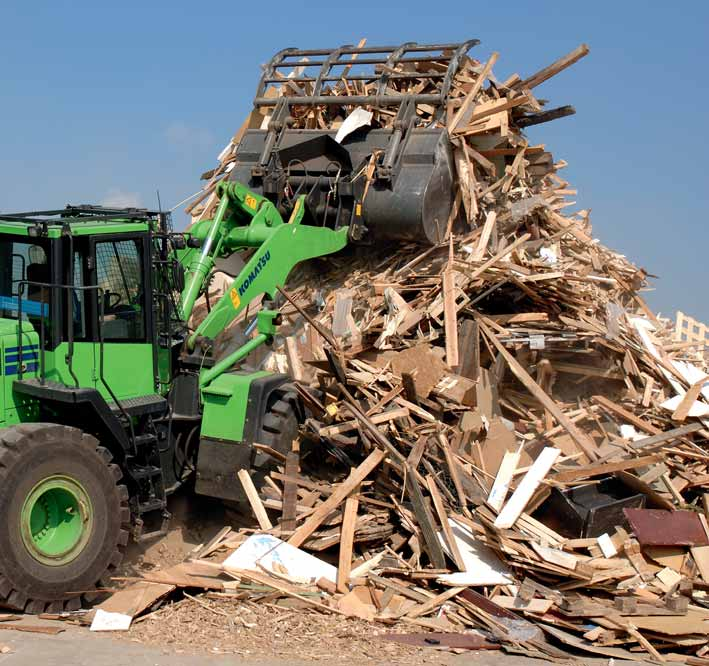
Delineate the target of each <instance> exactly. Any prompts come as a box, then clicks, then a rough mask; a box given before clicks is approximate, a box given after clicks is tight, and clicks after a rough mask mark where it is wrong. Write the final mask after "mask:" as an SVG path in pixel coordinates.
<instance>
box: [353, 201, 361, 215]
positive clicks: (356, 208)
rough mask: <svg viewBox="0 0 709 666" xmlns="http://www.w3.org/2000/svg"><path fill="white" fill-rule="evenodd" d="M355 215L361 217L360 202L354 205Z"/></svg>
mask: <svg viewBox="0 0 709 666" xmlns="http://www.w3.org/2000/svg"><path fill="white" fill-rule="evenodd" d="M355 215H357V217H362V204H361V203H358V204H357V206H356V207H355Z"/></svg>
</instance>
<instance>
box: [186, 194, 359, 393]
mask: <svg viewBox="0 0 709 666" xmlns="http://www.w3.org/2000/svg"><path fill="white" fill-rule="evenodd" d="M217 194H218V195H219V197H220V201H219V206H218V208H217V212H216V214H215V216H214V218H213V219H211V220H204V221H202V222H199V223H197V224H196V225H195V226H194V227H192V229H191V230H190V232H189V233H190V237H191V238H194V239H197V240H198V241H200V244H201V245H200V247H199V248H198V249H191V250H187V251H185V252H184V253H183V254H182V255H181V257H180V260H181V261H182V263H183V265H184V266H185V269H186V274H187V279H186V285H185V288H184V290H183V292H182V309H183V312H182V314H183V317H184V319H185V320H187V319H189V317H190V315H191V314H192V310H193V308H194V304H195V302H196V300H197V298H198V297H199V295H200V293H201V292H202V291H203V289H204V288H205V286H206V284H207V281H208V279H209V276H210V275H211V272H212V271H213V270H214V266H215V261H216V259H217V258H220V257H228V256H230V255H231V254H233V253H234V252H236V251H238V250H241V249H245V248H250V247H253V248H256V251H255V252H254V253H253V255H252V256H251V258H250V259H249V261H248V262H247V263H246V266H245V267H244V268H243V270H242V271H241V273H239V275H238V276H237V277H236V278H235V280H234V282H233V283H232V284H231V286H230V288H229V289H228V290H227V292H226V293H225V294H224V296H223V297H222V298H221V299H220V300H219V301H218V302H217V303H216V304H215V305H214V307H213V308H212V310H211V312H210V313H209V314H208V315H207V317H206V318H205V319H204V320H203V321H202V323H201V324H200V325H199V326H198V327H197V329H196V330H195V331H194V332H193V333H192V335H191V336H190V338H189V339H188V343H187V344H188V347H189V348H190V349H194V347H195V344H196V342H197V340H198V339H199V338H200V337H203V338H207V339H214V338H215V337H216V336H217V335H218V334H219V333H220V332H221V331H223V330H224V329H225V328H227V327H228V326H229V324H230V323H231V322H232V321H234V319H235V318H236V317H237V316H238V315H239V313H240V312H242V310H244V308H246V307H247V306H248V305H249V303H251V302H252V301H253V300H254V299H255V298H257V297H258V296H261V295H262V294H265V295H266V296H267V297H268V298H269V299H274V298H275V297H276V294H277V287H278V286H282V285H284V284H285V282H286V279H287V278H288V275H289V274H290V272H291V271H292V270H293V268H294V267H295V266H296V265H297V264H298V263H300V262H301V261H305V260H307V259H312V258H314V257H320V256H323V255H327V254H331V253H333V252H337V251H338V250H341V249H342V248H344V247H345V246H346V245H347V242H348V237H347V232H348V230H347V228H346V227H345V228H342V229H338V230H332V229H329V228H326V227H315V226H310V225H307V224H302V222H303V214H304V212H305V202H304V197H299V198H298V199H297V200H296V204H295V206H294V208H293V212H292V213H291V216H290V219H289V220H288V222H284V220H283V218H282V217H281V215H280V213H279V212H278V209H277V208H276V207H275V206H274V205H273V203H271V201H269V200H268V199H266V198H265V197H262V196H259V195H258V194H255V193H253V192H251V191H250V190H249V189H248V188H247V187H245V186H244V185H242V184H241V183H238V182H222V183H219V185H218V186H217ZM259 314H260V315H261V316H260V317H259V318H258V336H257V337H256V338H254V339H253V340H250V341H249V342H248V343H247V344H246V345H245V346H244V347H242V348H241V349H238V350H237V351H236V352H234V353H233V354H231V355H230V356H228V357H226V358H225V359H223V360H222V361H220V362H219V363H218V364H217V365H215V366H214V367H213V368H212V369H211V370H210V371H209V372H208V373H205V375H204V376H203V378H202V381H201V382H200V383H201V384H202V385H203V386H204V385H206V383H208V382H207V379H208V381H211V380H212V379H214V378H216V376H218V375H219V374H221V373H222V372H224V371H225V370H227V369H228V368H229V367H231V366H232V365H233V364H234V363H235V362H236V361H238V360H240V359H241V358H243V356H245V355H246V353H248V352H249V351H251V350H252V349H253V348H254V347H255V346H257V345H256V344H255V343H256V341H257V340H259V339H260V342H259V343H261V342H264V341H266V340H267V338H268V337H269V330H272V322H273V321H274V318H275V313H270V312H263V311H262V312H261V313H259ZM269 323H270V325H269ZM247 346H248V347H249V349H248V350H246V349H245V347H247ZM230 361H231V362H230ZM225 364H226V365H225Z"/></svg>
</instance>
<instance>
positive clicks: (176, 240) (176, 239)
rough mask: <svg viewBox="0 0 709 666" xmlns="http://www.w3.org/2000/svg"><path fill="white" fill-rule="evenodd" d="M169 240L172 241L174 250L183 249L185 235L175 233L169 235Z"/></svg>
mask: <svg viewBox="0 0 709 666" xmlns="http://www.w3.org/2000/svg"><path fill="white" fill-rule="evenodd" d="M170 240H171V241H172V247H174V248H175V249H176V250H184V249H185V246H186V243H185V237H184V236H183V235H182V234H175V235H174V236H170Z"/></svg>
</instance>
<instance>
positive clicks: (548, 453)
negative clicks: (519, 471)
mask: <svg viewBox="0 0 709 666" xmlns="http://www.w3.org/2000/svg"><path fill="white" fill-rule="evenodd" d="M560 454H561V451H560V450H559V449H555V448H553V447H550V446H548V447H546V448H544V449H543V450H542V452H541V453H540V454H539V457H538V458H537V459H536V460H535V461H534V464H533V465H532V467H531V468H530V470H529V471H528V472H527V473H526V474H525V476H524V478H523V479H522V481H520V484H519V486H517V489H516V490H515V491H514V493H513V494H512V497H510V499H509V500H508V502H507V504H505V506H504V507H503V509H502V511H500V515H499V516H497V518H496V519H495V527H497V528H498V529H509V528H510V527H512V526H513V525H514V524H515V522H516V521H517V518H519V516H520V514H521V513H522V512H523V511H524V509H525V507H526V506H527V503H528V502H529V500H530V499H531V498H532V495H533V494H534V491H535V490H536V489H537V488H538V486H539V484H540V483H541V482H542V479H544V477H545V476H546V475H547V473H548V472H549V470H550V469H551V467H552V465H553V464H554V463H555V462H556V459H557V458H558V457H559V455H560Z"/></svg>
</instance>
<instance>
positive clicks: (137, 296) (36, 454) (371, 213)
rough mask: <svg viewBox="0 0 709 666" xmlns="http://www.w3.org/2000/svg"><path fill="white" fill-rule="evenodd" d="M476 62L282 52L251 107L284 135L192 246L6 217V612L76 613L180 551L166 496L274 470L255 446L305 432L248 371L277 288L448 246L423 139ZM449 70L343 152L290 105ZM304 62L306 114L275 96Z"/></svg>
mask: <svg viewBox="0 0 709 666" xmlns="http://www.w3.org/2000/svg"><path fill="white" fill-rule="evenodd" d="M473 44H474V43H473V42H466V43H464V44H446V45H429V46H418V45H416V44H406V45H404V46H402V47H399V48H392V47H383V48H376V47H367V48H364V49H357V48H356V47H343V48H341V49H337V50H335V51H328V50H322V51H307V52H306V51H297V50H295V49H290V50H287V51H282V52H280V53H279V54H277V55H276V56H275V57H274V59H273V60H272V62H271V63H270V65H269V66H268V67H266V69H265V72H264V76H263V78H262V80H261V82H260V84H259V92H258V93H257V97H256V99H255V102H254V103H255V106H256V107H257V108H264V107H268V108H269V114H270V118H271V120H270V123H269V124H268V126H267V127H265V128H264V129H253V130H248V131H247V132H246V133H245V134H244V136H243V138H242V139H241V144H240V146H239V150H238V155H239V160H238V162H237V163H236V165H235V167H234V168H233V169H232V171H231V173H230V174H229V175H228V178H226V179H224V180H222V181H221V182H220V183H219V185H218V187H217V191H216V194H217V196H218V206H217V208H216V212H215V213H214V215H213V217H211V218H210V219H204V220H201V221H199V222H197V223H196V224H195V225H193V226H192V227H191V228H190V229H189V231H187V232H184V233H177V232H175V231H173V230H172V228H171V222H170V217H169V215H167V214H163V213H161V212H155V211H148V210H142V209H132V208H130V209H109V208H104V207H97V206H67V207H66V208H63V209H60V210H51V211H34V212H27V213H16V214H0V512H2V515H3V520H2V521H0V605H4V606H9V607H12V608H16V609H20V610H24V611H26V612H32V613H38V612H43V611H49V612H58V611H62V610H72V609H77V608H79V607H80V606H81V605H82V603H84V602H85V601H90V600H91V598H92V596H95V594H92V593H91V592H90V591H91V590H94V589H95V588H96V586H97V585H99V584H100V583H101V581H102V580H104V581H105V579H107V578H109V577H110V576H111V574H112V572H113V571H114V570H115V569H116V567H117V566H118V565H119V564H120V562H121V558H122V553H123V551H124V549H125V547H126V544H127V542H128V540H129V538H131V537H133V538H136V539H145V538H150V537H152V536H155V535H158V534H162V533H164V532H165V531H166V529H167V523H168V520H169V514H168V512H167V497H168V495H169V494H170V493H172V492H173V491H175V490H176V489H177V488H179V487H180V486H181V485H182V484H184V483H186V482H187V481H188V480H190V479H192V480H194V484H195V490H196V492H197V493H200V494H204V495H208V496H211V497H216V498H221V499H223V500H227V501H232V502H242V501H243V500H244V496H243V491H242V488H241V485H240V483H239V482H238V479H237V472H238V471H239V470H240V469H243V468H247V469H250V470H251V471H252V476H253V478H254V480H255V481H256V483H257V485H258V481H259V480H260V479H262V478H263V475H264V473H265V472H266V471H267V468H268V464H269V462H268V461H269V458H267V457H266V456H265V454H263V453H261V452H260V450H259V449H258V448H256V447H254V446H253V445H254V444H255V443H260V444H265V445H268V446H270V447H272V448H273V449H276V450H281V451H287V450H289V449H290V445H291V442H292V440H293V438H294V437H295V435H296V434H297V429H298V426H299V422H300V421H302V419H303V418H304V414H303V407H302V405H301V404H300V402H299V400H298V399H297V397H296V396H297V394H296V392H295V391H294V387H293V386H292V385H290V384H289V378H288V377H287V376H285V375H277V374H271V373H267V372H263V371H260V370H258V369H254V368H250V367H248V365H247V357H248V355H249V354H250V353H251V352H252V351H253V350H254V349H256V348H257V347H259V346H260V345H268V344H270V343H271V341H272V340H273V337H274V335H275V334H276V331H277V326H278V324H279V313H278V309H277V308H276V307H275V305H274V301H275V299H276V297H277V296H278V287H279V286H280V285H283V284H285V282H286V279H287V277H288V275H289V273H290V271H291V270H292V269H293V267H294V266H295V265H296V264H298V263H299V262H302V261H305V260H308V259H310V258H313V257H320V256H324V255H328V254H332V253H335V252H338V251H339V250H341V249H343V248H344V247H345V246H346V245H348V243H350V242H364V243H371V242H375V241H377V240H378V239H382V238H403V239H406V240H414V241H416V240H419V241H422V242H428V243H430V242H436V241H438V240H441V239H442V233H443V232H444V230H445V228H446V226H447V224H448V218H449V216H450V211H451V209H452V204H453V178H454V176H453V159H452V154H451V146H450V141H449V139H448V135H447V133H446V131H445V129H441V128H437V127H433V126H427V127H420V126H419V125H418V122H417V115H416V105H417V104H419V103H422V104H424V103H425V104H426V105H427V107H428V108H429V109H430V108H431V107H434V108H437V109H439V110H440V112H441V113H443V112H445V101H446V96H447V92H448V89H449V87H450V82H451V80H452V77H453V76H454V74H455V72H456V71H457V68H458V66H459V63H460V60H461V58H462V57H463V56H464V55H465V53H466V52H467V50H468V49H469V48H470V47H471V46H472V45H473ZM436 50H437V51H438V52H440V53H438V55H437V56H436V62H438V63H444V64H445V65H446V67H447V69H446V70H445V71H444V72H443V73H441V68H440V66H439V67H438V68H437V69H436V70H435V74H431V76H436V77H438V78H439V79H440V78H441V77H443V85H442V86H441V89H442V91H441V93H440V94H437V95H430V94H429V95H420V94H412V95H409V96H401V95H396V96H394V95H388V94H386V92H385V90H386V88H385V86H384V85H383V83H382V86H381V91H380V93H379V94H378V95H374V96H371V98H370V97H369V96H362V98H361V99H360V98H359V97H358V98H356V100H355V102H354V103H356V104H361V105H378V106H385V107H390V108H391V109H393V110H394V112H395V113H396V114H397V121H396V122H395V124H394V129H391V130H390V129H376V128H361V129H359V130H357V131H356V132H354V133H353V134H351V135H350V136H348V137H346V138H345V139H344V140H341V141H336V140H335V132H334V131H325V130H295V129H292V122H291V119H290V118H289V110H290V108H291V105H292V104H294V103H296V102H297V104H298V105H301V106H306V107H307V106H309V105H310V106H314V105H322V104H340V105H342V101H341V100H340V99H338V98H336V97H333V96H327V95H322V94H321V88H322V85H323V83H324V82H326V81H328V80H331V79H332V76H333V75H331V74H330V72H331V70H332V68H333V67H337V66H338V63H341V62H345V60H343V59H345V58H346V59H347V60H346V61H348V62H349V61H350V58H351V56H352V55H353V54H358V55H361V56H362V58H361V60H360V62H362V63H368V64H373V65H375V67H376V66H378V65H384V66H385V67H384V68H383V69H380V70H379V73H377V74H372V75H370V78H373V80H375V81H376V77H378V76H381V77H385V76H387V75H388V74H387V72H389V71H390V70H392V69H394V68H395V67H396V65H397V63H398V62H399V61H401V62H407V61H410V60H412V59H416V58H421V57H423V56H422V55H421V53H422V52H425V51H429V52H430V51H436ZM304 55H307V56H308V57H310V58H311V59H313V58H314V60H312V62H313V63H316V64H318V63H320V66H319V71H320V73H319V75H318V78H317V79H314V80H313V86H312V89H313V90H314V94H313V95H312V96H311V97H297V98H292V97H283V98H274V97H273V96H270V95H267V94H265V93H264V91H265V90H266V88H267V87H268V86H269V85H270V84H271V83H273V82H275V81H278V80H279V76H278V73H277V70H278V69H279V68H281V67H286V66H292V62H298V61H299V59H301V58H302V57H303V56H304ZM429 57H431V56H429ZM289 62H290V63H291V65H289V64H288V63H289ZM311 64H312V63H311ZM381 71H383V72H384V74H381ZM417 76H419V77H420V76H424V75H422V74H420V73H418V74H417ZM350 103H352V102H350ZM274 107H275V108H274ZM372 160H374V161H375V162H376V169H375V170H374V171H373V172H372V173H371V174H370V176H369V177H365V176H364V173H365V171H367V169H365V168H364V167H366V166H367V165H368V164H371V161H372ZM236 253H240V255H241V256H242V257H243V259H244V261H245V264H244V266H243V268H242V269H241V270H240V272H239V273H238V275H236V276H235V277H234V281H233V284H232V285H231V287H230V288H229V289H228V291H227V292H226V294H225V295H224V296H223V297H222V298H221V299H220V300H219V301H218V302H216V303H214V304H213V305H212V307H211V309H210V311H209V313H208V315H207V316H206V318H204V319H203V321H202V322H201V323H200V324H199V326H198V327H197V328H196V329H195V330H190V329H189V327H188V325H187V322H188V321H189V320H190V316H191V314H192V311H193V308H194V306H195V302H196V301H197V299H198V298H199V297H200V295H202V294H203V293H204V292H205V289H206V287H207V285H208V284H209V281H210V279H211V276H212V275H213V272H214V270H215V266H216V263H217V262H218V261H219V260H221V259H225V258H228V257H230V256H232V255H234V254H236ZM261 297H263V300H262V302H261V307H260V310H259V311H258V312H257V313H256V314H255V316H254V317H253V320H252V321H248V320H247V323H248V326H247V327H246V330H245V334H244V335H242V340H241V344H239V346H238V347H237V348H236V349H233V348H232V349H229V350H228V351H226V352H221V353H217V352H216V351H215V344H214V343H215V338H216V337H217V336H218V335H219V334H220V333H222V332H223V331H224V330H225V329H226V328H227V327H228V326H229V325H230V324H232V323H233V322H234V321H235V320H236V319H237V318H238V317H239V316H240V315H241V316H242V317H243V316H244V314H245V313H244V311H245V310H246V309H247V308H248V306H249V304H252V303H253V301H254V300H255V299H257V298H261ZM251 312H252V316H253V308H252V310H251ZM246 314H248V311H247V313H246Z"/></svg>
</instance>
